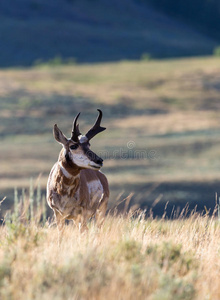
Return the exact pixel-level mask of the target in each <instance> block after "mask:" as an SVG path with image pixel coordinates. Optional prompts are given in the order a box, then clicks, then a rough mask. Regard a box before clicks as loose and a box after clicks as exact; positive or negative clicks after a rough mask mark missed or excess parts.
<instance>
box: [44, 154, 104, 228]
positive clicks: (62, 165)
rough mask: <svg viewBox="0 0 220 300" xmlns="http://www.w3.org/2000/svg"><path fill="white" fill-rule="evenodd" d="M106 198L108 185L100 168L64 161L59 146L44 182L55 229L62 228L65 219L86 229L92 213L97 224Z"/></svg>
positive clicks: (102, 212)
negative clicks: (98, 169) (55, 225)
mask: <svg viewBox="0 0 220 300" xmlns="http://www.w3.org/2000/svg"><path fill="white" fill-rule="evenodd" d="M63 169H64V171H63ZM67 172H68V173H67ZM64 173H65V174H66V175H67V174H68V177H66V176H65V174H64ZM90 183H91V184H92V188H91V186H90V185H89V184H90ZM108 198H109V187H108V181H107V179H106V177H105V175H104V174H103V173H101V172H100V171H96V170H92V169H82V168H80V167H78V166H77V165H75V164H74V163H73V162H72V161H67V160H66V158H65V150H64V149H62V150H61V152H60V155H59V159H58V162H56V164H55V165H54V166H53V168H52V170H51V172H50V175H49V179H48V184H47V201H48V205H49V206H50V207H51V208H52V209H53V210H54V214H55V218H56V222H57V225H58V228H60V229H62V227H63V224H64V222H65V219H68V220H70V219H72V220H73V221H74V222H75V223H76V224H77V225H78V226H79V227H80V229H81V230H84V229H86V228H87V226H86V222H87V221H88V220H89V218H91V217H92V216H94V215H95V216H96V219H97V222H98V225H101V224H102V222H103V220H104V216H105V212H106V209H107V203H108Z"/></svg>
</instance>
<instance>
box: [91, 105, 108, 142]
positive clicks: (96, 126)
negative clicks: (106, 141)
mask: <svg viewBox="0 0 220 300" xmlns="http://www.w3.org/2000/svg"><path fill="white" fill-rule="evenodd" d="M97 110H98V112H99V115H98V117H97V119H96V121H95V124H94V125H93V127H92V128H91V129H90V130H89V131H88V132H87V134H86V137H87V138H88V140H91V139H92V138H93V137H94V136H95V135H96V134H98V133H100V132H102V131H104V130H105V129H106V128H105V127H101V126H100V123H101V120H102V111H101V110H100V109H97Z"/></svg>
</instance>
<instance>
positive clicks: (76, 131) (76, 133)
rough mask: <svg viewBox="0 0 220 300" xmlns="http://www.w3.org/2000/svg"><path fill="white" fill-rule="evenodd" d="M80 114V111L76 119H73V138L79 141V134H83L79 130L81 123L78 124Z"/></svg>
mask: <svg viewBox="0 0 220 300" xmlns="http://www.w3.org/2000/svg"><path fill="white" fill-rule="evenodd" d="M79 115H80V113H78V115H77V116H76V117H75V119H74V121H73V127H72V136H71V140H73V141H74V142H78V136H79V135H81V133H80V131H79V124H77V120H78V118H79Z"/></svg>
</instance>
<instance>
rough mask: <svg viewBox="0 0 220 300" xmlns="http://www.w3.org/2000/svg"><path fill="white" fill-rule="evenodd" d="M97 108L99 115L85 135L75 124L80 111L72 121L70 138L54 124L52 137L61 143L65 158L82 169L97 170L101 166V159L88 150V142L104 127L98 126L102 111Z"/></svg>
mask: <svg viewBox="0 0 220 300" xmlns="http://www.w3.org/2000/svg"><path fill="white" fill-rule="evenodd" d="M97 110H98V112H99V115H98V117H97V119H96V122H95V124H94V125H93V127H92V128H91V129H90V130H89V131H88V132H87V133H86V134H85V135H82V134H81V133H80V131H79V124H77V120H78V118H79V115H80V113H78V115H77V116H76V117H75V119H74V121H73V127H72V136H71V138H70V139H68V138H67V137H66V136H65V135H64V134H63V133H62V131H61V130H60V129H59V128H58V126H57V124H55V125H54V137H55V139H56V140H57V141H58V143H60V144H62V146H63V148H64V153H65V157H66V159H67V160H70V161H72V163H73V164H75V165H76V166H77V167H79V168H82V169H93V170H99V169H100V168H101V167H102V162H103V160H102V159H101V157H99V156H98V155H96V154H95V153H94V152H93V151H91V150H90V143H89V141H90V140H91V139H92V138H93V137H94V136H95V135H96V134H98V133H99V132H102V131H103V130H105V129H106V128H104V127H101V126H100V123H101V120H102V111H101V110H100V109H97Z"/></svg>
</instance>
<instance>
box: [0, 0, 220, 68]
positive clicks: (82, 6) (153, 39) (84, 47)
mask: <svg viewBox="0 0 220 300" xmlns="http://www.w3.org/2000/svg"><path fill="white" fill-rule="evenodd" d="M145 2H146V3H145ZM149 2H150V1H149ZM159 9H161V7H160V8H159ZM168 15H169V14H168V12H167V11H166V14H165V13H161V12H159V10H158V9H157V8H152V7H151V6H150V5H149V3H148V2H147V1H142V2H141V1H134V0H112V1H107V0H93V1H92V0H47V1H43V0H2V1H0V20H1V22H0V40H1V44H0V67H11V66H30V65H33V64H35V63H36V62H39V61H44V62H46V61H48V60H51V59H54V58H55V57H57V56H59V57H61V58H62V59H63V60H64V61H65V60H66V61H68V60H76V61H77V62H102V61H115V60H123V59H140V58H141V57H142V56H143V55H145V56H151V57H154V58H164V57H179V56H194V55H204V54H211V53H212V52H213V48H215V47H216V45H217V42H216V41H215V40H213V39H211V38H210V37H209V34H206V35H205V34H202V33H199V32H198V31H196V30H195V29H193V27H190V26H188V25H186V24H184V22H180V21H177V20H176V19H175V18H173V17H171V16H168ZM146 54H147V55H146Z"/></svg>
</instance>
